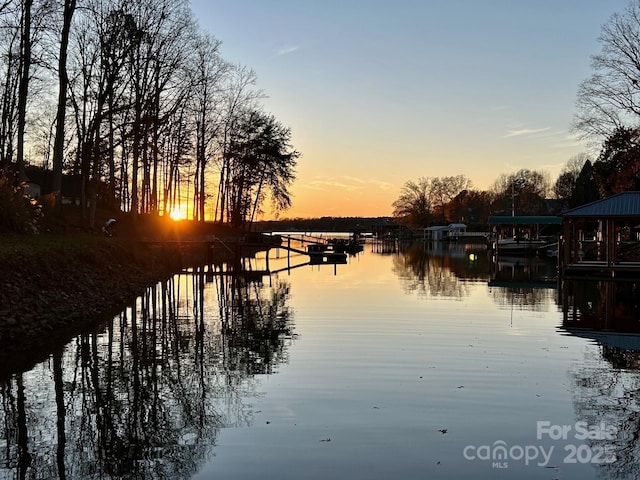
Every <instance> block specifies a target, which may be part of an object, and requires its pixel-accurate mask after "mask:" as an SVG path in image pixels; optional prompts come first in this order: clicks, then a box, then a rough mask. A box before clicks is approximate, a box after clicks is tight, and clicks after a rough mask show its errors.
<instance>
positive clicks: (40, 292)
mask: <svg viewBox="0 0 640 480" xmlns="http://www.w3.org/2000/svg"><path fill="white" fill-rule="evenodd" d="M178 268H179V259H176V258H172V256H171V255H167V254H166V252H163V251H160V250H159V249H158V247H151V246H147V245H140V244H136V243H134V242H131V241H126V240H125V239H122V240H121V239H116V238H104V237H100V236H97V235H84V236H66V237H65V236H50V237H47V236H38V237H37V238H36V237H19V236H12V237H1V238H0V272H2V275H1V276H0V355H3V356H4V354H7V353H11V352H21V353H24V352H26V351H28V350H31V349H33V348H37V347H38V346H44V345H46V344H49V345H51V344H52V343H56V339H57V340H58V342H57V343H59V341H60V339H63V338H69V336H70V335H73V334H74V333H78V332H80V331H82V330H84V329H87V328H90V327H91V326H93V325H97V324H99V323H100V322H101V321H104V320H106V319H108V317H109V315H115V314H117V313H118V312H119V311H121V310H122V309H123V308H124V307H125V306H126V305H127V304H130V303H131V302H132V301H133V300H134V299H135V298H136V297H137V296H139V295H140V294H142V293H143V292H144V290H145V289H146V288H147V287H148V286H150V285H152V284H154V283H155V282H158V281H160V280H162V279H165V278H168V277H169V276H170V275H171V274H172V273H173V272H175V271H176V270H177V269H178Z"/></svg>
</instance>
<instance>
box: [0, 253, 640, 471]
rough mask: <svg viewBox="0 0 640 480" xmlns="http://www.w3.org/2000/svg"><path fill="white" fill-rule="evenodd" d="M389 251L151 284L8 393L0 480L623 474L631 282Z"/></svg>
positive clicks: (521, 263)
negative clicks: (563, 277) (562, 278)
mask: <svg viewBox="0 0 640 480" xmlns="http://www.w3.org/2000/svg"><path fill="white" fill-rule="evenodd" d="M399 250H400V251H398V249H397V248H396V247H395V245H393V246H392V245H388V244H385V245H382V244H368V245H367V246H366V248H365V251H364V252H363V253H361V254H359V255H357V256H354V257H351V258H350V259H349V261H348V263H347V264H345V265H336V266H333V265H322V266H311V265H305V266H301V267H298V268H293V269H291V270H288V271H287V270H283V271H280V272H279V273H274V274H272V275H270V276H267V275H261V272H260V270H261V269H263V268H265V262H264V259H261V258H259V259H257V260H255V261H254V262H252V265H251V267H252V269H253V270H254V272H253V273H252V274H251V275H245V276H231V275H212V274H208V273H203V272H198V271H196V272H187V273H182V274H179V275H176V276H174V277H173V278H172V279H171V280H170V281H167V282H162V283H160V284H158V285H156V286H154V287H153V288H150V289H149V290H148V291H147V292H146V294H145V295H144V296H143V297H141V298H139V299H137V300H136V302H135V304H134V305H131V306H130V307H129V308H127V309H126V310H125V311H123V312H122V313H121V314H119V315H118V316H116V317H115V318H114V319H113V321H108V322H105V324H104V325H103V326H102V327H100V328H99V329H97V330H96V331H95V332H90V333H87V334H85V335H81V336H78V337H77V338H75V339H73V340H72V341H70V342H69V343H68V344H67V345H66V346H65V347H64V349H61V350H60V351H55V352H51V353H50V355H49V356H48V359H47V360H46V361H44V362H42V363H39V364H37V365H35V366H33V368H31V369H30V370H28V371H12V373H11V374H7V375H5V377H4V378H0V386H1V388H2V390H1V395H0V398H1V401H2V408H1V410H0V478H3V479H4V478H7V479H14V478H15V479H21V478H67V479H76V478H80V479H84V478H100V479H110V478H140V479H156V478H161V479H163V478H166V479H175V478H194V479H209V478H222V479H254V478H255V479H258V478H259V479H323V480H325V479H327V478H336V479H363V480H364V479H366V480H371V479H426V478H429V479H433V478H435V479H439V478H441V479H477V478H505V479H512V478H518V479H590V478H604V479H613V478H616V479H618V478H635V475H636V472H637V471H638V469H639V467H640V443H639V442H638V437H639V435H640V415H639V412H640V370H639V369H640V337H638V336H636V335H635V334H633V332H637V331H640V328H639V325H640V324H639V320H640V307H639V304H640V291H639V287H638V285H637V284H634V283H625V282H620V283H606V282H581V283H575V282H571V281H566V282H564V283H562V284H561V285H558V283H557V281H555V280H554V273H555V268H554V265H553V263H551V262H547V261H543V260H531V261H526V260H524V259H510V260H509V259H506V260H505V261H501V262H499V263H490V262H489V261H488V258H487V254H486V252H484V251H482V250H481V249H480V248H478V247H464V246H457V247H455V248H452V249H451V250H448V249H444V248H440V249H439V250H426V249H425V248H424V247H423V246H422V245H421V244H418V245H413V246H405V247H403V248H400V249H399ZM276 255H278V256H279V258H275V256H276ZM305 258H306V257H300V256H294V257H291V258H290V259H287V257H286V252H284V251H280V252H276V251H272V253H271V259H270V262H269V267H270V269H271V270H272V271H273V270H278V269H280V268H284V267H286V266H287V264H289V265H292V266H293V265H297V264H300V263H303V262H304V261H305ZM617 332H627V333H626V334H620V333H617ZM5 368H7V367H6V366H5ZM8 368H9V369H10V366H9V367H8Z"/></svg>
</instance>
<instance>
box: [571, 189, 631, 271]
mask: <svg viewBox="0 0 640 480" xmlns="http://www.w3.org/2000/svg"><path fill="white" fill-rule="evenodd" d="M562 218H563V242H562V255H561V258H560V260H561V269H562V273H563V275H565V276H571V275H574V276H585V275H591V276H593V275H596V276H605V277H634V278H637V277H639V276H640V192H622V193H618V194H616V195H612V196H611V197H608V198H605V199H602V200H597V201H595V202H591V203H588V204H586V205H583V206H580V207H577V208H574V209H571V210H568V211H567V212H565V213H564V214H562Z"/></svg>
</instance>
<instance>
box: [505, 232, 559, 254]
mask: <svg viewBox="0 0 640 480" xmlns="http://www.w3.org/2000/svg"><path fill="white" fill-rule="evenodd" d="M554 243H557V239H549V240H548V239H544V238H526V237H511V238H502V239H500V240H498V241H497V242H494V250H495V251H496V252H497V253H498V254H502V255H537V254H538V253H539V252H540V251H543V250H544V251H545V252H546V249H547V248H549V247H550V246H551V245H553V244H554ZM545 256H546V255H545Z"/></svg>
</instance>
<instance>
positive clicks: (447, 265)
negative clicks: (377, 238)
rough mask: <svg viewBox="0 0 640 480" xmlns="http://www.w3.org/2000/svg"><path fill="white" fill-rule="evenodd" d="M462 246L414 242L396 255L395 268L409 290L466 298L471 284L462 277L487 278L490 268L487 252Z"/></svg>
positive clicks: (424, 293)
mask: <svg viewBox="0 0 640 480" xmlns="http://www.w3.org/2000/svg"><path fill="white" fill-rule="evenodd" d="M461 247H462V248H459V249H457V250H455V251H451V250H449V249H447V250H439V251H435V250H433V249H429V248H428V246H427V245H426V244H424V243H413V244H411V245H410V246H408V247H407V248H406V249H405V250H404V251H403V252H402V253H399V254H397V255H395V256H394V257H393V267H392V268H393V271H394V273H395V274H396V275H397V276H398V278H399V279H400V283H401V284H402V287H403V289H404V290H405V291H407V292H409V293H417V294H418V295H420V296H443V297H452V298H463V297H465V296H467V295H468V294H469V288H468V285H466V284H465V283H464V282H463V281H461V280H478V279H482V280H486V278H487V273H486V272H488V268H487V260H486V255H482V254H479V253H474V250H470V251H469V252H467V251H466V250H465V249H464V246H461Z"/></svg>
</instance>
